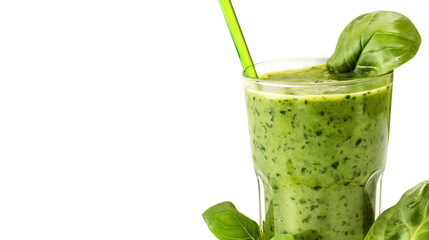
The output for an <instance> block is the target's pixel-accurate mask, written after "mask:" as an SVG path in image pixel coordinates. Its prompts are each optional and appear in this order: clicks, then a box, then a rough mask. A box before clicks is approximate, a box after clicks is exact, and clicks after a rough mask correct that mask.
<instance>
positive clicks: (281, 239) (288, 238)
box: [271, 234, 294, 240]
mask: <svg viewBox="0 0 429 240" xmlns="http://www.w3.org/2000/svg"><path fill="white" fill-rule="evenodd" d="M271 240H294V238H293V236H292V235H290V234H280V235H277V236H275V237H273V238H271Z"/></svg>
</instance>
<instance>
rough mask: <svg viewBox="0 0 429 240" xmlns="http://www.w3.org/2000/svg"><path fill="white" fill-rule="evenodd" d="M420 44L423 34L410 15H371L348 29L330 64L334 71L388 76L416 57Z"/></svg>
mask: <svg viewBox="0 0 429 240" xmlns="http://www.w3.org/2000/svg"><path fill="white" fill-rule="evenodd" d="M420 43H421V37H420V34H419V32H418V31H417V29H416V27H415V26H414V24H413V23H412V22H411V21H410V19H408V18H407V17H406V16H404V15H402V14H400V13H397V12H390V11H376V12H371V13H367V14H364V15H361V16H359V17H357V18H356V19H354V20H353V21H352V22H350V23H349V25H347V26H346V28H345V29H344V30H343V32H342V33H341V35H340V38H339V39H338V43H337V47H336V49H335V52H334V54H333V55H332V56H331V57H330V58H329V59H328V61H327V63H326V64H327V66H328V69H329V70H330V71H332V72H341V73H342V72H352V71H354V72H355V73H369V74H384V73H388V72H390V71H392V70H393V69H395V68H397V67H399V66H400V65H402V64H404V63H406V62H407V61H408V60H410V59H411V58H413V57H414V56H415V55H416V53H417V50H418V49H419V47H420Z"/></svg>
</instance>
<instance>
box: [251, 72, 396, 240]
mask: <svg viewBox="0 0 429 240" xmlns="http://www.w3.org/2000/svg"><path fill="white" fill-rule="evenodd" d="M362 77H363V76H358V75H356V74H347V73H345V74H334V73H331V72H329V71H327V70H326V66H325V65H320V66H315V67H310V68H304V69H298V70H293V71H285V72H277V73H269V74H265V75H262V76H260V78H261V79H262V80H260V81H255V82H251V83H249V80H245V95H246V104H247V112H248V120H249V132H250V140H251V149H252V157H253V163H254V167H255V171H256V174H257V176H258V179H259V184H260V188H261V189H260V195H261V204H262V206H261V207H262V208H261V209H262V222H261V226H262V233H263V239H264V240H265V239H271V238H272V237H273V236H274V235H277V234H284V233H290V234H298V235H299V236H301V237H298V239H323V240H362V239H364V236H365V234H366V232H367V231H368V230H369V227H370V226H371V224H372V223H373V221H374V218H375V216H376V214H378V213H377V212H378V209H376V206H377V203H376V201H377V195H378V193H377V191H379V189H378V186H379V184H380V182H379V181H380V180H381V175H382V173H383V171H384V167H385V162H386V155H387V146H388V139H389V122H390V108H391V95H392V82H391V78H392V74H391V73H390V74H386V75H382V76H378V77H374V79H370V81H366V80H364V81H361V80H360V79H359V78H362ZM349 83H350V84H349ZM289 85H290V86H289ZM292 85H293V86H292Z"/></svg>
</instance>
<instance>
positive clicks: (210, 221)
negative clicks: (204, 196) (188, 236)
mask: <svg viewBox="0 0 429 240" xmlns="http://www.w3.org/2000/svg"><path fill="white" fill-rule="evenodd" d="M203 218H204V221H205V222H206V224H207V226H208V227H209V229H210V231H211V232H212V233H213V234H214V235H215V236H216V237H217V238H218V239H220V240H259V239H260V237H261V233H260V230H259V226H258V224H257V223H256V222H255V221H253V220H252V219H250V218H248V217H246V216H245V215H243V214H242V213H240V212H239V211H238V210H237V209H236V208H235V206H234V204H232V203H231V202H222V203H218V204H216V205H214V206H212V207H210V208H209V209H207V210H206V211H205V212H204V213H203Z"/></svg>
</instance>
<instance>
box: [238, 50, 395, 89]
mask: <svg viewBox="0 0 429 240" xmlns="http://www.w3.org/2000/svg"><path fill="white" fill-rule="evenodd" d="M305 60H307V61H310V60H320V61H323V62H325V63H326V61H327V60H328V58H326V57H301V58H284V59H275V60H268V61H263V62H259V63H256V64H254V67H255V68H256V70H257V68H258V66H263V65H268V64H273V63H279V62H293V61H305ZM315 66H316V65H315ZM308 67H311V66H308ZM248 68H249V67H248ZM296 69H299V68H296ZM246 70H247V68H246ZM287 70H293V69H287ZM241 75H242V76H243V78H244V79H245V80H246V81H248V82H251V83H254V84H259V85H265V86H272V87H276V86H277V87H306V88H313V87H314V88H319V87H329V86H346V85H352V84H358V83H366V82H371V81H374V79H379V78H382V77H386V76H388V75H391V76H392V75H393V70H392V71H390V72H388V73H384V74H380V75H375V76H368V77H363V78H356V79H351V80H342V81H333V82H304V83H303V82H293V81H281V82H280V81H273V80H266V79H259V78H252V77H249V76H247V75H246V73H245V71H242V73H241ZM314 80H318V79H314ZM320 80H322V79H320ZM391 81H392V77H390V79H389V82H391Z"/></svg>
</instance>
